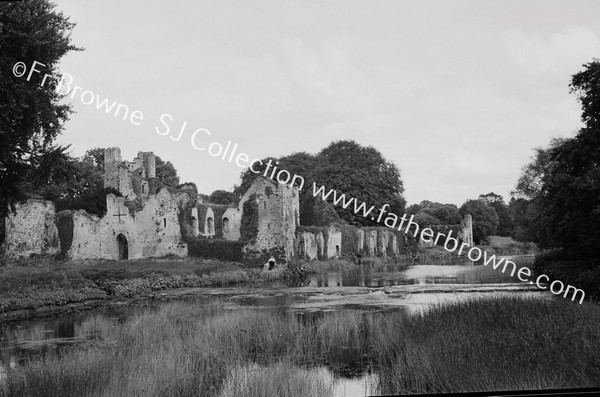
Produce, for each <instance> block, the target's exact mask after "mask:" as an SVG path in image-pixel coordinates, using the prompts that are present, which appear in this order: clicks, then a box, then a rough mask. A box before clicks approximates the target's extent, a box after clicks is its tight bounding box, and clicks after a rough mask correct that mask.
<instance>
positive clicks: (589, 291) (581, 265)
mask: <svg viewBox="0 0 600 397" xmlns="http://www.w3.org/2000/svg"><path fill="white" fill-rule="evenodd" d="M533 271H534V273H535V275H536V276H538V275H540V274H545V275H547V276H548V277H549V278H550V280H549V281H548V282H549V283H551V282H552V281H554V280H560V281H561V282H562V283H564V284H565V285H567V284H569V285H572V286H574V287H576V288H580V289H583V290H584V291H585V297H586V299H587V300H600V289H599V288H598V286H599V285H600V263H599V260H598V259H596V260H588V261H584V260H574V259H569V258H568V257H567V255H566V253H565V252H564V251H562V250H555V251H550V252H547V253H544V254H540V255H537V256H536V258H535V261H534V263H533Z"/></svg>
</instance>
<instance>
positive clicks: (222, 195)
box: [208, 190, 235, 204]
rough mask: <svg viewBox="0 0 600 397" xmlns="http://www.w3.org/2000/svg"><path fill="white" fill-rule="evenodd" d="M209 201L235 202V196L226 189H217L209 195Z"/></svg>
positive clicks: (218, 202) (215, 202)
mask: <svg viewBox="0 0 600 397" xmlns="http://www.w3.org/2000/svg"><path fill="white" fill-rule="evenodd" d="M208 201H209V202H210V203H213V204H233V203H234V202H235V196H234V195H233V193H231V192H228V191H226V190H215V191H214V192H212V193H211V194H210V196H209V197H208Z"/></svg>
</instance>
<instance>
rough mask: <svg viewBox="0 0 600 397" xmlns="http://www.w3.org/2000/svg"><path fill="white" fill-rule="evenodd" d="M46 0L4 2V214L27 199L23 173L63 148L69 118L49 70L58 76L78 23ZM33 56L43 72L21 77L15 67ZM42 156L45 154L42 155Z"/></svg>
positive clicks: (0, 68)
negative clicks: (62, 136)
mask: <svg viewBox="0 0 600 397" xmlns="http://www.w3.org/2000/svg"><path fill="white" fill-rule="evenodd" d="M55 7H56V6H55V4H53V3H51V2H49V1H47V0H31V1H19V2H10V3H0V48H2V51H0V186H2V189H0V216H3V215H5V214H6V213H7V211H8V209H9V206H10V205H12V204H14V202H15V201H17V200H21V199H24V198H25V194H26V193H27V191H26V190H24V189H26V188H27V186H28V184H27V183H26V182H25V181H24V178H25V177H26V176H27V175H29V174H30V169H31V168H32V167H34V168H36V167H38V166H39V164H41V163H43V162H44V161H48V160H49V159H51V158H52V157H54V158H56V156H59V157H60V151H61V149H60V148H58V147H56V146H53V141H54V139H55V138H56V137H57V136H58V134H59V133H60V132H61V131H62V129H63V125H64V123H65V122H66V121H67V119H68V116H69V113H70V106H69V105H66V104H60V103H59V102H60V99H61V98H60V96H59V94H57V93H56V92H55V85H56V83H55V82H54V81H52V80H51V79H48V80H47V81H46V83H45V84H44V85H43V86H42V85H41V81H42V79H43V77H44V75H45V74H49V75H54V76H56V75H58V68H57V65H58V62H59V60H60V59H61V58H62V57H63V56H64V55H65V54H67V53H68V52H69V51H73V50H80V49H79V48H77V47H75V46H74V45H72V44H71V37H70V34H71V31H72V29H73V27H74V26H75V25H74V24H73V23H71V22H70V21H69V18H67V17H65V16H64V15H63V14H62V13H60V12H57V11H56V10H55ZM34 61H37V62H39V63H41V64H43V65H45V66H42V65H38V66H37V67H36V69H39V70H40V73H33V74H32V76H31V78H30V80H29V81H27V78H26V77H27V75H24V76H22V77H17V76H15V74H14V73H13V67H14V65H15V64H16V63H17V62H23V63H24V65H26V67H27V70H29V69H30V68H31V67H32V65H33V63H34ZM42 157H45V158H44V159H42Z"/></svg>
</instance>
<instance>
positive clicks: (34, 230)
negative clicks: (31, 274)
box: [1, 199, 60, 258]
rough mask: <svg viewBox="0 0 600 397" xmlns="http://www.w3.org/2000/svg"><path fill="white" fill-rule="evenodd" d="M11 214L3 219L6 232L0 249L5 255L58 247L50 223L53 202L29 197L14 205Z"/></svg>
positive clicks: (47, 251) (44, 251) (52, 251)
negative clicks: (13, 211) (13, 210)
mask: <svg viewBox="0 0 600 397" xmlns="http://www.w3.org/2000/svg"><path fill="white" fill-rule="evenodd" d="M15 210H16V211H15V213H12V212H9V215H8V216H7V217H6V219H5V227H6V235H5V239H4V243H3V245H2V249H1V251H2V252H4V254H5V255H6V256H7V257H9V258H21V257H28V256H30V255H32V254H36V255H42V254H49V255H52V254H56V253H58V252H59V250H60V242H59V239H58V230H57V229H56V226H55V225H54V217H55V209H54V203H52V202H51V201H46V200H38V199H29V200H27V201H25V202H21V203H17V204H16V205H15Z"/></svg>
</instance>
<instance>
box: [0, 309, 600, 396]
mask: <svg viewBox="0 0 600 397" xmlns="http://www.w3.org/2000/svg"><path fill="white" fill-rule="evenodd" d="M599 322H600V307H598V306H597V305H592V304H586V305H576V304H572V303H569V302H565V301H563V300H553V301H539V300H527V299H519V298H505V299H498V300H494V301H488V300H480V301H470V302H463V303H456V304H453V305H449V306H444V307H436V308H433V309H432V310H431V311H428V312H426V313H424V314H422V315H417V316H411V317H407V316H406V315H405V314H403V313H402V312H393V313H386V314H381V313H380V314H375V313H374V314H366V313H359V312H348V311H347V312H338V313H331V314H325V315H321V316H314V317H309V318H304V317H296V316H295V315H293V314H290V313H286V312H284V311H265V310H226V309H225V308H224V307H223V306H220V305H219V304H215V305H211V306H205V307H199V306H198V305H193V304H189V303H172V304H168V305H166V306H164V307H163V308H162V309H160V310H159V311H158V312H147V313H145V314H142V315H139V316H138V317H137V318H134V319H133V320H132V321H131V322H130V323H127V324H124V325H121V326H119V327H117V328H115V329H114V331H113V332H114V335H112V338H113V339H114V340H115V342H116V343H113V344H106V343H105V344H103V345H102V346H98V347H95V348H92V349H87V350H79V349H74V350H71V351H67V352H64V353H62V354H56V353H50V354H48V355H46V356H45V357H42V358H35V359H32V360H30V361H27V362H22V363H20V364H19V365H18V366H17V368H15V369H11V370H8V373H7V381H6V383H5V386H4V389H3V390H2V389H1V388H0V390H2V391H0V395H2V396H20V395H29V396H42V395H44V396H45V395H62V396H85V395H94V396H180V395H202V396H250V397H252V396H263V395H280V396H305V395H324V396H325V395H330V393H331V390H332V388H333V386H334V385H333V383H332V380H331V377H330V376H327V374H328V372H327V371H323V370H322V369H318V368H317V367H315V366H316V365H320V366H321V368H323V367H322V366H325V367H327V368H329V369H330V370H331V372H333V373H334V374H338V375H346V376H348V375H349V374H351V373H352V371H356V370H360V369H362V370H364V369H366V368H371V369H372V370H373V371H375V372H377V373H378V374H379V385H378V386H379V393H382V394H384V393H402V394H404V393H443V392H467V391H486V390H487V391H489V390H510V389H538V388H539V389H544V388H553V389H560V388H568V387H586V386H600V366H599V365H598V363H600V328H599V327H598V325H597V324H598V323H599Z"/></svg>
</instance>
